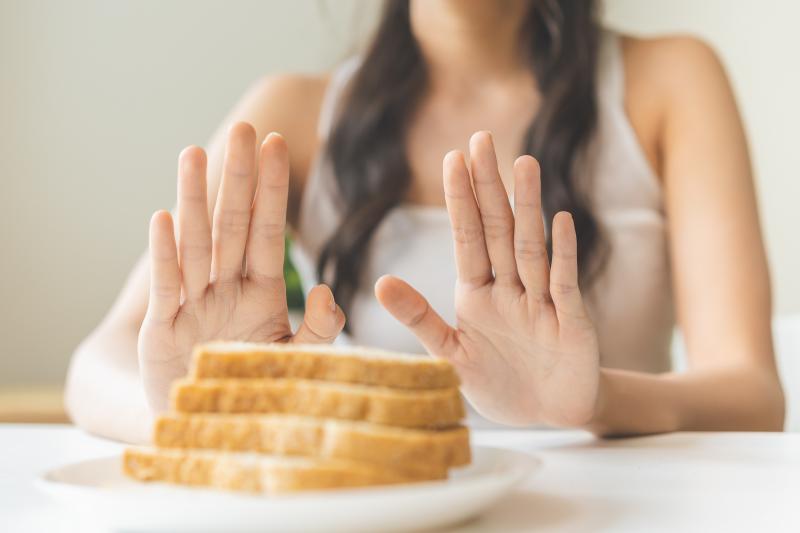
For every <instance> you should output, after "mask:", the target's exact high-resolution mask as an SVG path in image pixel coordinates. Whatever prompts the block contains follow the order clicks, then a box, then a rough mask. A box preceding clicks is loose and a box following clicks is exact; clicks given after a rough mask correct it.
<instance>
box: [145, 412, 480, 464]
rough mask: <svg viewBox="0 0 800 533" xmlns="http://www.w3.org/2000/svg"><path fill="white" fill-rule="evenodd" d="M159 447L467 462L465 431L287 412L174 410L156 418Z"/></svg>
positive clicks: (384, 461)
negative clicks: (258, 414)
mask: <svg viewBox="0 0 800 533" xmlns="http://www.w3.org/2000/svg"><path fill="white" fill-rule="evenodd" d="M153 443H154V444H155V445H156V446H158V447H160V448H199V449H216V450H228V451H240V452H242V451H245V452H257V453H263V454H275V455H305V456H312V457H319V458H327V459H344V460H352V461H364V462H367V463H373V464H382V465H388V466H391V467H392V468H398V469H400V470H409V471H426V470H431V469H435V470H440V469H442V468H448V467H458V466H463V465H466V464H468V463H469V462H470V446H469V431H468V430H467V428H466V427H463V426H458V427H454V428H450V429H443V430H433V431H430V430H419V429H403V428H395V427H390V426H379V425H373V424H366V423H361V422H350V421H340V420H333V419H320V418H310V417H300V416H287V415H264V416H257V415H205V414H197V415H180V414H168V415H164V416H161V417H159V418H158V419H157V420H156V424H155V432H154V436H153Z"/></svg>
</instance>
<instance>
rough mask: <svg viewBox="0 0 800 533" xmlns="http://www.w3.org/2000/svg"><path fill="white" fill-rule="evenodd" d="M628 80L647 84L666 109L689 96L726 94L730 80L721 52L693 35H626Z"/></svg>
mask: <svg viewBox="0 0 800 533" xmlns="http://www.w3.org/2000/svg"><path fill="white" fill-rule="evenodd" d="M623 50H624V55H625V64H626V70H628V71H629V72H630V79H629V80H628V82H629V83H630V84H632V85H633V86H634V87H637V86H641V87H646V88H647V91H648V92H649V93H650V94H651V95H652V96H655V97H656V98H657V99H658V100H659V101H660V103H661V104H662V105H663V106H664V110H665V111H667V110H668V108H669V107H670V106H671V105H674V104H676V103H682V102H685V101H686V99H693V98H694V99H696V98H702V97H704V96H705V97H713V96H715V95H716V96H724V95H726V94H727V93H729V92H730V83H729V81H728V76H727V74H726V72H725V68H724V66H723V64H722V61H721V59H720V56H719V54H718V53H717V52H716V50H714V48H713V47H712V46H711V45H710V44H709V43H708V42H706V41H704V40H703V39H700V38H698V37H695V36H691V35H667V36H659V37H647V38H642V37H634V36H628V35H626V36H623Z"/></svg>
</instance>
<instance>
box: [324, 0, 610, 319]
mask: <svg viewBox="0 0 800 533" xmlns="http://www.w3.org/2000/svg"><path fill="white" fill-rule="evenodd" d="M409 11H410V9H409V0H388V1H387V3H386V5H385V8H384V12H383V16H382V19H381V22H380V24H379V26H378V29H377V33H376V35H375V37H374V40H373V41H372V44H371V46H370V47H369V49H368V50H367V53H366V54H365V56H364V58H363V62H362V64H361V66H360V68H359V70H358V72H357V73H356V74H355V76H354V77H353V79H352V80H351V81H350V84H349V86H348V88H347V94H346V97H345V98H344V100H343V101H342V104H341V105H340V108H339V109H338V115H337V119H336V122H335V125H334V127H333V129H332V131H331V135H330V137H329V139H328V145H327V154H326V155H327V157H328V160H329V161H330V163H331V165H332V168H333V172H334V174H335V177H336V183H337V185H338V193H339V195H340V198H339V199H340V201H341V206H340V207H341V213H342V214H343V216H342V220H341V222H340V224H339V226H338V228H337V229H336V231H335V232H334V233H333V236H332V237H331V238H330V240H329V241H328V242H327V243H326V244H325V246H324V247H323V249H322V252H321V254H320V258H319V263H318V265H317V269H318V274H319V276H320V278H321V279H323V280H325V281H326V282H327V283H328V284H329V285H330V286H331V287H332V289H333V292H334V295H335V296H336V300H337V301H338V302H339V304H340V305H341V306H342V308H343V309H344V310H345V312H347V311H348V310H349V307H350V304H351V302H352V298H353V296H354V294H355V291H356V289H357V288H358V286H359V279H360V274H361V271H362V269H361V267H362V265H363V263H364V260H365V256H366V253H367V248H368V245H369V242H370V238H371V237H372V234H373V232H374V231H375V229H376V228H377V227H378V225H379V223H380V222H381V221H382V220H383V218H384V217H385V216H386V214H387V213H388V212H389V210H391V209H392V208H393V207H396V206H397V205H399V204H401V203H402V202H403V201H404V199H405V196H406V193H407V191H408V188H409V184H410V178H411V170H410V167H409V163H408V159H407V155H406V133H407V129H408V125H409V117H411V116H413V111H414V108H415V107H416V105H417V103H418V102H419V100H420V97H421V96H422V95H423V92H424V90H425V88H426V83H427V73H426V65H425V62H424V60H423V58H422V55H421V52H420V50H419V47H418V45H417V42H416V40H415V38H414V36H413V34H412V31H411V22H410V13H409ZM598 40H599V29H598V27H597V23H596V21H595V13H594V1H593V0H568V1H559V0H532V1H531V5H530V7H529V9H528V12H527V15H526V19H525V20H524V23H523V25H522V31H521V42H520V46H521V47H522V51H523V52H524V53H525V54H526V57H527V58H528V60H529V63H530V67H531V69H532V71H533V74H534V77H535V79H536V83H537V86H538V89H539V92H540V94H541V100H540V101H541V105H540V109H539V111H538V113H537V116H536V118H535V119H534V120H533V122H532V123H531V125H530V127H529V128H528V131H527V133H526V135H525V138H524V141H523V146H522V153H529V154H532V155H533V156H535V157H536V158H537V159H538V160H539V163H540V165H541V169H542V180H543V184H542V206H543V210H544V212H545V215H546V217H547V219H548V220H550V219H552V216H553V215H554V214H555V213H556V212H558V211H562V210H563V211H569V212H570V213H572V216H573V218H574V220H575V226H576V230H577V234H578V256H579V258H580V261H579V263H580V271H581V281H582V283H583V284H584V285H586V284H587V283H589V282H590V280H591V278H592V277H593V275H594V273H595V272H596V271H597V270H598V269H599V265H600V264H601V263H602V258H601V257H600V256H602V255H603V254H602V250H603V242H602V236H601V234H600V228H599V226H598V223H597V221H596V220H595V218H594V217H593V215H592V212H591V210H590V206H589V202H588V200H587V198H586V194H585V192H584V191H585V185H584V183H583V181H584V176H583V174H584V172H585V170H584V168H585V166H586V165H582V164H581V159H582V157H583V156H584V153H585V152H586V147H587V145H588V143H589V141H590V139H591V137H592V134H593V132H594V129H595V124H596V120H597V102H596V94H595V84H596V82H595V75H596V64H597V48H598ZM549 248H550V238H549V230H548V249H549Z"/></svg>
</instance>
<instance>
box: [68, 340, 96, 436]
mask: <svg viewBox="0 0 800 533" xmlns="http://www.w3.org/2000/svg"><path fill="white" fill-rule="evenodd" d="M91 341H92V337H91V336H89V337H88V338H86V339H85V340H84V341H83V342H82V343H81V344H80V345H79V346H78V347H77V348H76V349H75V351H74V352H73V354H72V359H71V360H70V363H69V369H68V370H67V377H66V381H65V382H64V397H63V402H64V410H65V411H66V413H67V416H68V417H69V419H70V421H71V422H72V423H73V424H75V425H76V426H78V427H80V428H82V429H85V430H91V428H90V427H89V426H90V425H91V424H90V421H91V418H92V417H91V416H90V414H89V413H88V412H87V409H86V406H87V405H90V402H88V401H87V398H86V397H85V396H86V392H87V387H86V385H85V384H84V383H82V379H81V377H82V376H84V375H85V371H84V369H83V367H84V366H85V360H86V357H87V356H88V350H87V346H88V345H89V344H90V343H91Z"/></svg>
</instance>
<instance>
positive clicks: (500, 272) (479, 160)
mask: <svg viewBox="0 0 800 533" xmlns="http://www.w3.org/2000/svg"><path fill="white" fill-rule="evenodd" d="M469 153H470V166H471V167H472V182H473V184H474V187H475V196H476V197H477V199H478V208H479V210H480V215H481V221H482V222H483V234H484V235H485V238H486V249H487V251H488V252H489V259H490V260H491V262H492V268H493V269H494V277H495V280H496V281H497V283H499V284H501V285H512V286H518V287H520V288H521V287H522V284H521V283H520V279H519V275H518V274H517V263H516V261H515V260H514V215H513V213H512V212H511V205H510V204H509V203H508V194H507V193H506V188H505V187H504V186H503V182H502V181H501V179H500V173H499V172H498V170H497V157H496V156H495V152H494V144H493V143H492V136H491V135H490V134H489V132H486V131H479V132H478V133H476V134H475V135H473V136H472V138H471V139H470V140H469Z"/></svg>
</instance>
